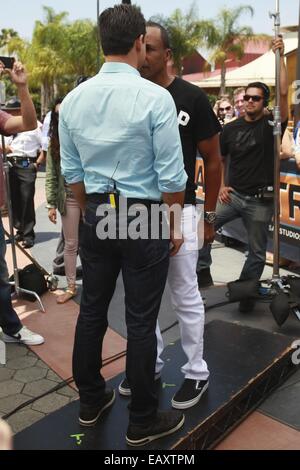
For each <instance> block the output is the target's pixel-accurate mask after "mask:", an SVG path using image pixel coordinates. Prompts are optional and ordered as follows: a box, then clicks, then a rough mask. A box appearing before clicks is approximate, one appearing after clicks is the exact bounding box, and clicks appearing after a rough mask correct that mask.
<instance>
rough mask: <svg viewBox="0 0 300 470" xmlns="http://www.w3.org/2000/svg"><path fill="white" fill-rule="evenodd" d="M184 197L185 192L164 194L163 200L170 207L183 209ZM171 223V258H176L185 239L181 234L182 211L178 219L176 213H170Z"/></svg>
mask: <svg viewBox="0 0 300 470" xmlns="http://www.w3.org/2000/svg"><path fill="white" fill-rule="evenodd" d="M184 195H185V191H181V192H178V193H163V194H162V198H163V201H164V203H165V204H166V205H167V206H169V207H172V206H175V205H177V206H180V207H181V208H182V207H183V205H184ZM169 223H170V238H171V243H172V248H171V251H170V256H175V255H176V253H178V251H179V250H180V247H181V245H182V244H183V237H182V233H181V211H180V214H179V213H178V218H176V217H174V212H172V211H171V212H170V217H169Z"/></svg>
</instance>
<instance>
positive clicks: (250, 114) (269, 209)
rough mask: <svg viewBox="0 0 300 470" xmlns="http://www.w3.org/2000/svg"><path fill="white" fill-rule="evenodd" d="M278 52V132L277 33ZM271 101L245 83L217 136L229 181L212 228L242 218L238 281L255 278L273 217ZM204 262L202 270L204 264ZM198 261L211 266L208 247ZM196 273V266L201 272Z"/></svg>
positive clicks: (284, 113) (283, 87)
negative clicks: (244, 244)
mask: <svg viewBox="0 0 300 470" xmlns="http://www.w3.org/2000/svg"><path fill="white" fill-rule="evenodd" d="M276 50H279V51H280V57H281V61H280V67H281V70H280V72H281V79H280V108H281V119H282V133H283V134H284V132H285V129H286V126H287V118H288V102H287V96H288V81H287V71H286V65H285V61H284V43H283V40H282V38H281V37H279V38H278V39H276V40H274V41H273V51H274V52H275V51H276ZM269 99H270V90H269V88H268V86H267V85H266V84H264V83H261V82H255V83H251V84H249V85H248V87H247V88H246V94H245V96H244V101H245V116H244V117H242V118H239V119H237V120H235V121H232V122H230V123H229V124H227V125H226V126H225V127H224V129H223V132H222V134H221V152H222V156H223V159H224V165H225V161H226V159H227V158H228V156H229V157H230V160H229V171H228V180H227V181H226V183H224V186H223V188H222V189H221V191H220V195H219V204H218V206H217V218H216V223H215V228H216V230H218V229H219V228H220V227H222V226H223V225H225V224H226V223H227V222H230V221H232V220H235V219H236V218H239V217H241V218H242V220H243V223H244V225H245V227H246V229H247V232H248V245H249V255H248V257H247V260H246V262H245V264H244V267H243V270H242V272H241V275H240V279H241V280H248V279H257V280H259V279H260V277H261V274H262V272H263V269H264V266H265V260H266V248H267V239H268V226H269V223H270V222H271V220H272V216H273V199H272V191H271V190H270V189H269V188H272V187H273V185H274V135H273V116H272V115H271V114H270V113H268V114H266V109H267V107H268V102H269ZM205 264H206V268H205ZM198 265H201V267H203V266H204V268H205V269H208V268H209V267H210V265H211V254H210V249H209V248H208V249H207V250H201V251H200V252H199V260H198ZM199 274H200V275H201V270H200V273H199ZM254 305H255V301H254V300H253V299H245V300H243V301H241V302H240V305H239V310H240V312H250V311H252V310H253V308H254Z"/></svg>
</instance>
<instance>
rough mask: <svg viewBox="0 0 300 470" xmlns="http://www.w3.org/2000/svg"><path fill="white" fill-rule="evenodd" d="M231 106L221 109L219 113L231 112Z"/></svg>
mask: <svg viewBox="0 0 300 470" xmlns="http://www.w3.org/2000/svg"><path fill="white" fill-rule="evenodd" d="M230 110H231V106H227V107H226V108H219V111H230Z"/></svg>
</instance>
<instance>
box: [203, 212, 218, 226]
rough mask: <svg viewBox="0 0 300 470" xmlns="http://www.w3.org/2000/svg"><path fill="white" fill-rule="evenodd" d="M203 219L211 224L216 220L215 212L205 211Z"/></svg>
mask: <svg viewBox="0 0 300 470" xmlns="http://www.w3.org/2000/svg"><path fill="white" fill-rule="evenodd" d="M204 220H206V222H208V223H209V224H213V223H214V222H215V220H216V213H215V212H206V214H205V217H204Z"/></svg>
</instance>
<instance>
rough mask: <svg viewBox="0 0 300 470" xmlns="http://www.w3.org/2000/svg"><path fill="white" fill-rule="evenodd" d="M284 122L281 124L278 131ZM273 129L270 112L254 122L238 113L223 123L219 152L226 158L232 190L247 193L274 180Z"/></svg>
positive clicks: (284, 125) (255, 190) (283, 128)
mask: <svg viewBox="0 0 300 470" xmlns="http://www.w3.org/2000/svg"><path fill="white" fill-rule="evenodd" d="M286 126H287V122H285V123H283V124H282V134H283V133H284V131H285V129H286ZM273 130H274V123H273V115H272V114H270V115H267V116H263V117H262V118H261V119H259V120H258V121H254V122H248V121H246V120H245V119H244V118H243V117H242V118H239V119H237V120H235V121H232V122H230V123H228V124H226V125H225V126H224V129H223V132H222V134H221V153H222V155H223V157H225V158H227V157H229V158H230V161H229V168H228V185H229V186H231V187H232V188H234V189H235V190H236V191H238V192H240V193H242V194H247V195H250V196H251V195H254V194H257V192H258V189H259V188H262V187H264V186H272V185H273V184H274V134H273Z"/></svg>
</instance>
